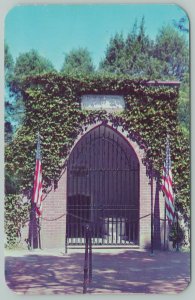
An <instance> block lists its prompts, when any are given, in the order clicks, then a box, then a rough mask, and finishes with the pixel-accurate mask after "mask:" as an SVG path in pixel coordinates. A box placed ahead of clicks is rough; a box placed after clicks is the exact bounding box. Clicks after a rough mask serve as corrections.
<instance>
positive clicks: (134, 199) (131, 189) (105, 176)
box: [66, 124, 139, 245]
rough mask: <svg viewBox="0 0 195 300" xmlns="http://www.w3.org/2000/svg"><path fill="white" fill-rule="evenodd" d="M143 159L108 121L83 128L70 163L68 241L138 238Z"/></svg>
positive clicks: (120, 242) (105, 242)
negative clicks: (87, 232) (89, 236)
mask: <svg viewBox="0 0 195 300" xmlns="http://www.w3.org/2000/svg"><path fill="white" fill-rule="evenodd" d="M138 219H139V162H138V159H137V156H136V154H135V152H134V151H133V149H132V147H131V146H130V145H129V143H128V142H127V141H126V140H125V139H124V137H122V136H121V135H120V134H119V133H118V132H116V131H115V130H113V129H112V128H111V127H110V126H108V125H103V124H102V125H100V126H98V127H96V128H94V129H92V130H91V131H90V132H88V133H87V134H85V135H84V136H83V138H81V140H80V141H79V142H78V143H77V144H76V146H75V147H74V149H73V151H72V153H71V155H70V157H69V160H68V166H67V221H66V242H67V244H68V245H82V244H84V236H85V232H84V228H85V224H86V223H88V224H90V226H91V229H92V243H93V244H94V245H123V244H138V236H139V222H138Z"/></svg>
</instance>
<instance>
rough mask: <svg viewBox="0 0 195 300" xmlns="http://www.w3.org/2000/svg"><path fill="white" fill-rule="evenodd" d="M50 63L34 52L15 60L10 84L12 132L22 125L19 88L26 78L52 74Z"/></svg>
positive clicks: (52, 68)
mask: <svg viewBox="0 0 195 300" xmlns="http://www.w3.org/2000/svg"><path fill="white" fill-rule="evenodd" d="M54 71H55V69H54V67H53V65H52V64H51V62H50V61H49V60H48V59H46V58H44V57H43V56H41V55H40V54H39V53H38V52H37V51H36V50H30V51H29V52H26V53H22V54H20V55H19V56H18V58H17V59H16V63H15V67H14V71H13V77H12V80H11V83H10V86H11V87H10V89H11V92H12V97H11V101H10V102H11V103H12V106H13V108H12V121H13V124H14V127H15V128H14V130H16V129H17V128H18V126H19V125H20V124H21V123H22V121H23V118H24V116H25V107H24V103H23V98H22V95H21V92H20V90H21V88H22V85H23V82H24V80H25V78H26V77H28V76H34V75H40V74H44V73H49V72H54Z"/></svg>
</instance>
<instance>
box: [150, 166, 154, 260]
mask: <svg viewBox="0 0 195 300" xmlns="http://www.w3.org/2000/svg"><path fill="white" fill-rule="evenodd" d="M150 254H151V255H153V254H154V215H153V166H152V165H151V252H150Z"/></svg>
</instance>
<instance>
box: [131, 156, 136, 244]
mask: <svg viewBox="0 0 195 300" xmlns="http://www.w3.org/2000/svg"><path fill="white" fill-rule="evenodd" d="M135 184H136V180H135V161H134V160H133V199H134V201H133V202H134V205H135V200H136V186H135ZM133 220H134V213H133ZM132 230H133V231H134V226H133V227H132ZM133 237H134V233H133ZM133 242H135V241H134V238H133Z"/></svg>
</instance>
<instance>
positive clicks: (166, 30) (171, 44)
mask: <svg viewBox="0 0 195 300" xmlns="http://www.w3.org/2000/svg"><path fill="white" fill-rule="evenodd" d="M154 57H155V58H157V59H159V60H160V61H162V62H164V69H163V72H162V76H164V77H166V78H174V79H177V80H180V81H182V80H183V78H184V76H185V74H186V73H188V72H189V49H188V45H187V42H186V39H185V37H184V36H183V35H182V34H180V33H179V32H178V31H177V30H176V29H174V28H173V27H172V26H164V27H162V29H161V30H160V32H159V34H158V35H157V37H156V45H155V50H154Z"/></svg>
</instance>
